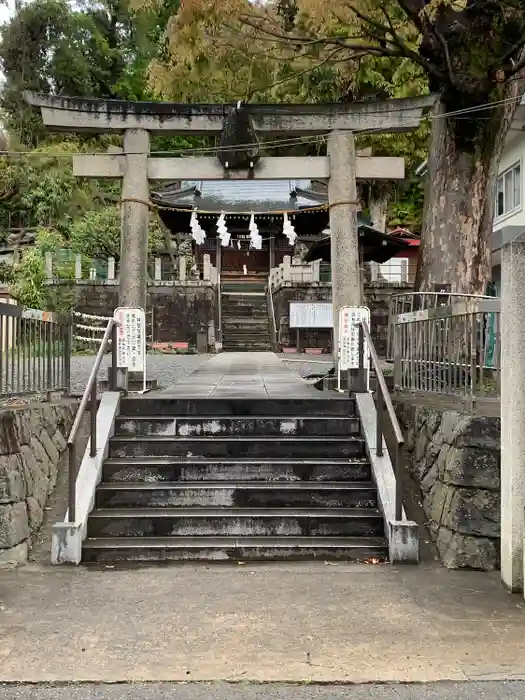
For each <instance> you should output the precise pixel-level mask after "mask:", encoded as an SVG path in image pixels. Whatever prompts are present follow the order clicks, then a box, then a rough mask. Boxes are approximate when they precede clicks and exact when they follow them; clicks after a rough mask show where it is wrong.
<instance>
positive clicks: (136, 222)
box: [119, 129, 150, 311]
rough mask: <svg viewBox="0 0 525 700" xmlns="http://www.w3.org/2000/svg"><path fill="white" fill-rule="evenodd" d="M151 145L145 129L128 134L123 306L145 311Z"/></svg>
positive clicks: (122, 247)
mask: <svg viewBox="0 0 525 700" xmlns="http://www.w3.org/2000/svg"><path fill="white" fill-rule="evenodd" d="M149 145H150V136H149V132H148V131H146V130H145V129H127V130H126V131H125V132H124V172H123V178H122V205H121V215H122V221H121V229H120V230H121V238H120V251H121V252H120V255H121V258H120V276H119V285H120V286H119V305H120V306H129V307H132V308H141V309H144V311H145V310H146V299H147V294H148V268H147V265H148V226H149V182H148V157H149V150H150V149H149Z"/></svg>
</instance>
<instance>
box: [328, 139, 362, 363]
mask: <svg viewBox="0 0 525 700" xmlns="http://www.w3.org/2000/svg"><path fill="white" fill-rule="evenodd" d="M328 156H329V158H330V178H329V180H328V204H329V206H330V257H331V261H332V264H331V266H332V306H333V324H334V336H333V353H334V358H335V359H336V363H337V359H338V354H339V348H338V338H339V311H340V309H341V307H343V306H361V304H362V299H361V289H362V287H361V270H360V267H359V234H358V226H357V184H356V155H355V144H354V135H353V133H352V132H351V131H331V132H330V134H329V135H328Z"/></svg>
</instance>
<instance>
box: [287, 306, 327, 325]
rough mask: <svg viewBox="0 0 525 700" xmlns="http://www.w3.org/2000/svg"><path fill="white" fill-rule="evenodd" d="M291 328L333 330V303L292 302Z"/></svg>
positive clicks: (290, 310)
mask: <svg viewBox="0 0 525 700" xmlns="http://www.w3.org/2000/svg"><path fill="white" fill-rule="evenodd" d="M289 312H290V328H333V327H334V322H333V313H332V302H331V301H327V302H324V301H291V302H290V309H289Z"/></svg>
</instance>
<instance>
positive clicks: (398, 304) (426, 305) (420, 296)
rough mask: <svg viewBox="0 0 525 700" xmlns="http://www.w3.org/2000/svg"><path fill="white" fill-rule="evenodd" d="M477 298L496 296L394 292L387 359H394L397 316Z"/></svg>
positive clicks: (391, 304) (390, 314)
mask: <svg viewBox="0 0 525 700" xmlns="http://www.w3.org/2000/svg"><path fill="white" fill-rule="evenodd" d="M477 299H494V297H488V296H480V295H478V294H457V293H455V292H405V293H403V294H394V295H393V296H392V298H391V299H390V307H389V313H388V336H387V349H386V361H387V362H393V361H394V348H395V332H396V318H397V317H398V316H399V315H400V314H406V313H410V312H412V311H424V310H425V309H438V308H443V307H446V306H452V305H453V304H457V303H459V302H467V301H471V300H477Z"/></svg>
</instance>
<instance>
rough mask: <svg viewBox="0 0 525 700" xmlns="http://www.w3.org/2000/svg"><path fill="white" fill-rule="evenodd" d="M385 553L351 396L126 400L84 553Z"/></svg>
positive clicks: (206, 556)
mask: <svg viewBox="0 0 525 700" xmlns="http://www.w3.org/2000/svg"><path fill="white" fill-rule="evenodd" d="M387 556H388V546H387V543H386V540H385V537H384V524H383V518H382V516H381V514H380V512H379V511H378V509H377V492H376V486H375V484H374V483H373V482H372V477H371V467H370V464H369V462H368V459H367V457H366V450H365V443H364V439H363V437H362V435H361V430H360V421H359V419H358V418H357V417H356V412H355V405H354V401H353V400H350V399H345V398H341V399H323V398H313V399H258V398H252V399H232V398H224V399H213V398H208V399H177V398H169V397H160V396H157V397H153V396H151V397H147V398H145V397H143V398H133V397H128V398H123V399H122V402H121V415H120V417H119V418H118V419H117V424H116V430H115V436H114V437H113V438H112V439H111V441H110V445H109V456H108V458H107V459H106V461H105V463H104V467H103V477H102V481H101V483H100V484H99V485H98V487H97V491H96V499H95V508H94V510H93V511H92V513H91V515H90V517H89V521H88V537H87V539H86V540H85V542H84V548H83V561H85V562H106V563H111V562H126V561H130V562H160V561H180V560H206V561H207V560H233V561H238V560H262V559H268V560H283V559H302V558H306V559H311V558H321V559H324V560H330V559H346V560H360V561H362V560H366V559H367V558H369V557H377V558H383V557H387Z"/></svg>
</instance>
